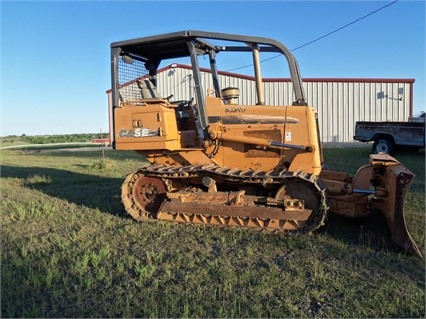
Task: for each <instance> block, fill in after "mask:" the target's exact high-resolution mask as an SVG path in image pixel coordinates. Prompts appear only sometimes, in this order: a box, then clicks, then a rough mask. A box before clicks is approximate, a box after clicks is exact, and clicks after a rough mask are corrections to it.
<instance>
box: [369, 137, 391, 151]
mask: <svg viewBox="0 0 426 319" xmlns="http://www.w3.org/2000/svg"><path fill="white" fill-rule="evenodd" d="M394 151H395V144H394V143H393V141H391V140H390V139H388V138H380V139H378V140H376V141H374V143H373V153H375V154H379V153H386V154H392V153H393V152H394Z"/></svg>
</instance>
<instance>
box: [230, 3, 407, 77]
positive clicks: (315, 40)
mask: <svg viewBox="0 0 426 319" xmlns="http://www.w3.org/2000/svg"><path fill="white" fill-rule="evenodd" d="M398 1H399V0H395V1H392V2H391V3H388V4H386V5H384V6H383V7H380V8H379V9H377V10H374V11H372V12H370V13H368V14H366V15H364V16H362V17H360V18H358V19H356V20H354V21H352V22H349V23H348V24H345V25H344V26H342V27H340V28H337V29H335V30H333V31H331V32H329V33H327V34H324V35H322V36H320V37H318V38H316V39H314V40H312V41H309V42H307V43H305V44H302V45H299V46H298V47H296V48H294V49H292V50H290V51H291V52H293V51H296V50H298V49H301V48H303V47H305V46H307V45H309V44H312V43H314V42H317V41H319V40H321V39H324V38H326V37H328V36H330V35H332V34H334V33H336V32H338V31H340V30H343V29H345V28H347V27H349V26H350V25H352V24H355V23H357V22H359V21H361V20H363V19H365V18H367V17H369V16H371V15H373V14H375V13H377V12H379V11H381V10H383V9H385V8H387V7H390V6H391V5H393V4H395V3H397V2H398ZM279 56H280V55H276V56H273V57H270V58H268V59H265V60H262V61H260V62H261V63H263V62H266V61H269V60H272V59H275V58H277V57H279ZM252 65H253V64H248V65H244V66H240V67H238V68H235V69H231V70H227V71H228V72H229V71H235V70H240V69H244V68H247V67H249V66H252Z"/></svg>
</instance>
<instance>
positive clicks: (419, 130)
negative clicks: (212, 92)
mask: <svg viewBox="0 0 426 319" xmlns="http://www.w3.org/2000/svg"><path fill="white" fill-rule="evenodd" d="M354 140H357V141H361V142H373V153H376V154H378V153H381V152H382V153H388V154H393V153H395V152H396V151H397V150H402V149H405V150H411V151H418V150H419V149H420V148H424V147H425V113H422V114H421V115H420V116H417V117H411V118H409V120H408V122H366V121H358V122H356V123H355V134H354Z"/></svg>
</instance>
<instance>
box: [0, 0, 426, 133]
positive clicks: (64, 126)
mask: <svg viewBox="0 0 426 319" xmlns="http://www.w3.org/2000/svg"><path fill="white" fill-rule="evenodd" d="M0 1H1V0H0ZM391 2H392V1H271V2H268V1H232V2H226V1H211V2H210V1H170V2H169V1H129V2H126V1H119V2H118V1H70V2H66V1H26V2H24V1H16V0H14V1H4V0H3V1H1V2H0V10H1V30H0V31H1V92H0V95H1V129H0V136H7V135H21V134H26V135H40V134H73V133H97V132H100V131H102V132H107V131H108V111H107V104H108V101H107V95H106V93H105V91H106V90H107V89H109V87H110V51H109V46H110V43H111V42H115V41H121V40H126V39H131V38H137V37H143V36H149V35H155V34H161V33H167V32H173V31H180V30H185V29H195V30H205V31H216V32H226V33H237V34H246V35H255V36H262V37H271V38H275V39H277V40H279V41H281V42H283V43H284V44H285V45H286V46H287V47H288V48H289V49H295V48H297V47H299V46H301V45H303V44H305V43H308V42H310V41H312V40H314V39H317V38H318V37H321V36H323V35H325V34H328V33H329V32H332V31H334V30H336V29H338V28H340V27H342V26H345V25H347V24H348V23H350V22H353V21H355V20H357V19H359V18H361V17H363V16H365V15H367V14H369V13H371V12H373V11H375V10H377V9H379V8H381V7H383V6H385V5H387V4H390V3H391ZM425 37H426V36H425V2H424V1H408V0H399V1H398V2H396V3H394V4H392V5H390V6H388V7H386V8H385V9H383V10H380V11H379V12H376V13H374V14H372V15H370V16H368V17H366V18H365V19H362V20H360V21H358V22H356V23H353V24H351V25H350V26H348V27H346V28H343V29H342V30H340V31H338V32H335V33H333V34H331V35H330V36H327V37H325V38H323V39H321V40H319V41H316V42H314V43H312V44H309V45H307V46H305V47H302V48H300V49H296V50H294V51H293V53H294V55H295V56H296V58H297V60H298V62H299V65H300V69H301V73H302V77H306V78H312V77H317V78H339V77H341V78H352V77H353V78H414V79H415V80H416V82H415V84H414V113H415V114H416V113H420V111H426V103H425V95H424V91H425V85H426V84H425V73H426V72H425V71H426V69H425V54H426V53H425ZM238 66H239V65H234V66H230V67H238ZM275 76H279V74H277V75H275Z"/></svg>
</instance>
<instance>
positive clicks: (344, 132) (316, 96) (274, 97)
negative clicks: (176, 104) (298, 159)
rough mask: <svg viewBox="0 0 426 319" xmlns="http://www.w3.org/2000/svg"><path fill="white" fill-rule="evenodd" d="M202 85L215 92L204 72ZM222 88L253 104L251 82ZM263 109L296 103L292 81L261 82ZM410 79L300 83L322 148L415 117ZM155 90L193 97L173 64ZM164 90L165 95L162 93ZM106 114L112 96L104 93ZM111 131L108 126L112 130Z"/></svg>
mask: <svg viewBox="0 0 426 319" xmlns="http://www.w3.org/2000/svg"><path fill="white" fill-rule="evenodd" d="M202 71H203V73H202V83H203V86H204V87H205V88H213V83H212V82H211V76H210V71H209V70H208V69H202ZM219 76H220V85H221V87H222V88H226V87H238V88H239V89H240V92H241V93H240V97H239V100H238V103H239V104H241V105H250V104H251V105H254V104H256V99H255V94H256V86H255V80H254V77H251V76H245V75H240V74H235V73H229V72H220V71H219ZM263 83H264V92H265V104H267V105H268V104H272V105H291V103H292V102H293V101H294V95H293V88H292V84H291V81H290V79H282V78H274V79H263ZM413 84H414V79H357V78H344V79H341V78H333V79H327V78H321V79H313V78H303V85H304V90H305V94H306V98H307V102H308V104H309V105H311V106H313V107H314V108H315V109H316V110H317V111H318V117H319V124H320V134H321V140H322V142H352V141H353V135H354V129H355V122H356V121H406V120H407V119H408V117H410V116H412V115H413ZM157 87H158V88H160V91H161V92H160V93H161V94H162V96H164V97H168V96H170V95H173V98H172V99H171V100H174V101H177V100H188V99H190V98H191V97H193V96H194V95H195V90H194V81H193V78H192V69H191V67H190V66H189V65H184V64H171V65H169V66H167V67H164V68H162V69H159V70H158V74H157ZM165 88H166V89H165ZM139 92H140V91H139V89H138V87H137V85H136V83H135V82H134V81H133V82H129V83H127V85H125V86H124V87H123V89H122V94H126V95H128V96H131V97H133V95H135V96H134V97H133V99H137V98H138V96H137V95H138V94H139ZM107 93H108V103H109V111H111V91H110V90H108V91H107ZM110 127H111V125H110Z"/></svg>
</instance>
